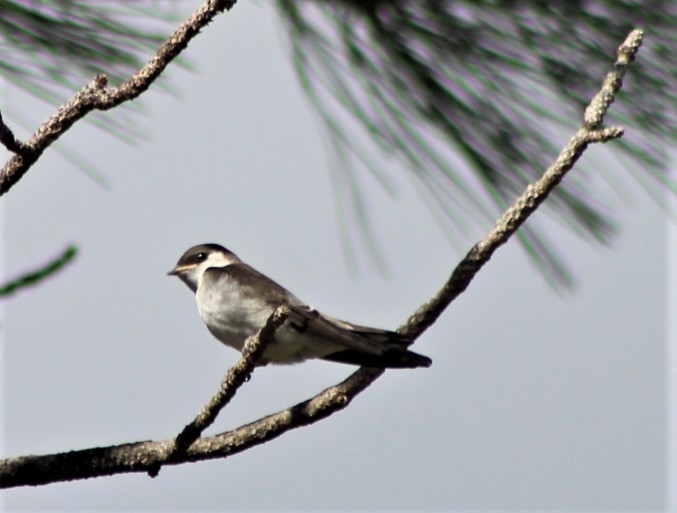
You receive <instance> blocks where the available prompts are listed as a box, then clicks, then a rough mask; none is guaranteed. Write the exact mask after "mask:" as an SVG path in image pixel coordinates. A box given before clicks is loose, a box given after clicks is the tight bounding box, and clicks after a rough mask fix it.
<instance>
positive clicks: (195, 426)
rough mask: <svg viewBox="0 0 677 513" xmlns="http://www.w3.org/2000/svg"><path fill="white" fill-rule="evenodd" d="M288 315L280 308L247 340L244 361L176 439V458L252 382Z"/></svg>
mask: <svg viewBox="0 0 677 513" xmlns="http://www.w3.org/2000/svg"><path fill="white" fill-rule="evenodd" d="M288 316H289V310H288V308H287V307H285V306H280V307H279V308H277V309H276V310H275V311H274V312H273V313H272V314H271V315H270V317H269V318H268V320H267V321H266V324H265V326H263V328H261V329H260V330H259V331H258V332H257V333H256V334H254V335H252V336H250V337H248V338H247V340H245V343H244V347H243V348H242V356H241V357H240V360H239V361H238V362H237V363H236V364H235V366H233V367H232V368H231V369H230V370H229V371H228V374H226V377H225V378H223V381H222V382H221V388H220V389H219V391H218V392H217V393H216V394H215V395H214V396H213V397H212V398H211V400H210V401H209V403H207V404H206V405H205V406H203V407H202V409H201V410H200V413H198V415H197V417H195V419H194V420H193V421H192V422H191V423H190V424H188V425H187V426H186V427H185V428H183V431H181V433H179V435H178V436H177V437H176V440H175V447H174V451H173V455H172V456H176V455H177V454H179V453H181V452H183V451H185V450H186V448H188V447H189V446H190V444H192V443H193V442H194V441H195V440H197V439H198V438H200V435H202V433H203V431H204V430H205V429H207V428H208V427H209V426H210V425H211V424H212V423H213V422H214V421H215V420H216V417H217V415H218V414H219V412H220V411H221V410H222V409H223V408H224V407H225V406H226V405H227V404H228V403H229V402H230V400H231V399H232V398H233V397H235V393H236V392H237V390H238V388H240V387H241V386H242V384H243V383H244V382H245V381H249V379H250V378H251V375H252V372H253V371H254V367H255V366H256V364H257V363H258V362H259V361H260V360H261V357H262V356H263V353H264V351H265V350H266V347H268V344H269V343H270V342H271V341H272V340H273V338H274V336H275V332H276V331H277V329H278V328H279V327H280V326H282V324H283V323H284V321H285V320H286V319H287V317H288ZM158 471H159V468H158Z"/></svg>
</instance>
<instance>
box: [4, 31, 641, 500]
mask: <svg viewBox="0 0 677 513" xmlns="http://www.w3.org/2000/svg"><path fill="white" fill-rule="evenodd" d="M642 35H643V33H642V31H641V30H635V31H633V32H632V33H631V34H630V36H629V37H628V40H627V41H626V42H625V43H624V44H623V45H622V46H621V50H620V51H619V54H620V56H619V61H622V62H626V63H627V62H631V61H632V59H633V58H634V55H635V53H636V52H637V50H638V49H639V44H640V42H641V39H642ZM623 66H624V64H622V65H621V66H619V65H618V63H617V64H616V66H615V68H616V71H617V72H621V73H622V70H623V69H624V68H623ZM607 78H608V77H607ZM620 86H621V83H620V80H608V79H607V80H605V82H604V84H603V86H602V96H600V95H597V96H596V97H595V98H596V99H595V100H593V101H592V102H591V107H589V108H588V110H592V111H594V114H591V115H587V114H586V116H587V117H586V120H587V121H586V122H585V123H584V124H583V126H582V127H581V128H580V129H579V130H578V131H577V132H576V133H575V134H574V136H573V137H572V138H571V140H570V141H569V142H568V144H567V145H566V147H565V148H564V149H563V150H562V152H561V153H560V155H559V156H558V158H557V160H556V161H555V162H554V164H553V165H552V166H550V167H549V168H548V169H547V171H546V172H545V173H544V175H543V176H542V177H541V179H540V180H538V181H537V182H536V183H534V184H531V185H529V186H528V187H527V189H526V190H525V191H524V193H523V194H522V195H521V196H520V197H519V198H518V199H517V200H516V202H515V203H514V205H513V206H512V207H510V208H509V209H508V210H507V211H506V212H505V213H504V214H503V215H502V216H501V218H500V219H499V220H498V221H497V222H496V224H495V226H494V227H493V229H492V230H491V231H490V232H489V233H488V235H487V236H486V237H485V238H484V240H482V241H480V242H478V243H477V244H475V246H474V247H473V248H472V249H471V250H470V251H469V252H468V254H467V255H466V256H465V258H464V259H463V260H462V261H461V262H460V263H459V264H458V266H457V267H456V268H455V269H454V271H453V272H452V273H451V276H450V277H449V279H448V280H447V282H446V283H445V284H444V286H443V287H442V288H441V289H440V291H439V292H438V293H437V294H436V295H435V296H434V297H433V298H432V299H430V300H429V301H427V302H426V303H425V304H423V305H422V306H421V307H420V308H419V309H418V310H417V311H416V312H415V313H414V314H413V315H412V316H411V317H409V319H408V320H407V322H406V323H405V324H404V325H402V326H401V327H400V328H399V331H400V332H401V333H404V334H407V335H411V336H413V337H418V336H420V335H421V334H422V333H423V332H424V331H425V330H426V329H427V328H428V327H429V326H431V325H432V324H433V323H434V322H435V321H436V320H437V318H438V317H439V316H440V315H441V313H442V312H443V311H444V310H445V309H446V308H447V306H448V305H449V304H450V303H451V301H453V300H454V299H455V298H456V297H458V295H460V294H461V293H462V292H463V291H464V290H465V289H466V288H467V286H468V285H469V283H470V282H471V281H472V279H473V278H474V276H475V275H476V274H477V272H478V271H479V270H480V269H481V268H482V266H483V265H484V264H485V263H486V262H488V261H489V259H490V258H491V256H492V255H493V253H494V251H496V250H497V249H498V248H499V247H500V246H501V245H502V244H504V243H505V242H506V241H507V240H508V238H509V237H510V236H511V235H513V234H514V233H515V232H516V231H517V229H518V228H519V227H520V226H521V225H522V224H523V223H524V222H525V220H526V219H527V218H528V217H529V215H531V213H533V212H534V211H535V210H536V209H537V208H538V206H539V205H540V204H541V203H543V201H545V199H546V198H547V197H548V194H550V192H551V191H552V190H553V189H554V188H555V187H556V186H557V185H558V184H559V183H560V182H561V180H562V178H563V177H564V175H565V174H566V173H567V172H568V171H569V170H570V169H571V168H572V167H573V165H574V164H575V163H576V162H577V160H578V159H579V158H580V156H581V155H582V154H583V152H584V151H585V149H586V148H587V147H588V145H589V144H591V143H596V142H605V141H609V140H613V139H617V138H619V137H621V136H622V134H623V130H622V129H621V128H617V127H612V128H606V129H598V128H597V127H598V126H599V124H600V123H601V119H602V118H603V116H604V114H605V113H606V109H607V108H608V107H609V105H610V103H611V99H613V96H614V94H615V92H616V91H617V90H618V88H620ZM604 91H606V92H604ZM610 91H611V93H609V92H610ZM602 97H603V98H605V99H603V100H598V99H597V98H602ZM595 102H597V103H595ZM593 104H596V105H598V106H597V107H595V106H593ZM586 112H587V111H586ZM598 120H599V122H598ZM593 125H594V126H593ZM383 372H384V369H375V368H361V369H359V370H358V371H357V372H355V373H353V374H352V375H351V376H349V377H348V378H347V379H346V380H345V381H343V382H342V383H340V384H338V385H335V386H333V387H330V388H327V389H326V390H324V391H323V392H321V393H319V394H318V395H316V396H315V397H313V398H311V399H309V400H307V401H304V402H302V403H299V404H297V405H295V406H292V407H291V408H288V409H286V410H282V411H280V412H277V413H275V414H273V415H269V416H267V417H264V418H262V419H259V420H257V421H255V422H252V423H251V424H247V425H244V426H241V427H239V428H237V429H235V430H233V431H229V432H226V433H222V434H220V435H216V436H213V437H206V438H199V439H197V440H196V441H195V442H193V443H192V444H191V445H190V446H189V447H187V448H186V450H185V451H184V452H178V453H177V452H176V451H175V450H174V449H175V446H176V442H175V439H170V440H165V441H161V442H138V443H133V444H125V445H120V446H113V447H103V448H96V449H86V450H82V451H72V452H68V453H61V454H53V455H47V456H22V457H18V458H10V459H6V460H4V461H0V487H2V488H7V487H12V486H24V485H38V484H46V483H51V482H56V481H67V480H73V479H82V478H89V477H96V476H103V475H112V474H117V473H123V472H151V473H153V472H154V471H157V469H158V468H159V467H160V466H162V465H168V464H169V465H176V464H180V463H183V462H187V461H199V460H206V459H214V458H224V457H227V456H230V455H232V454H235V453H238V452H241V451H244V450H246V449H248V448H250V447H253V446H256V445H259V444H262V443H264V442H267V441H269V440H272V439H274V438H276V437H278V436H280V435H282V434H283V433H285V432H287V431H289V430H292V429H296V428H299V427H301V426H305V425H308V424H312V423H314V422H317V421H318V420H321V419H323V418H325V417H327V416H329V415H331V414H332V413H334V412H336V411H339V410H341V409H343V408H345V407H346V406H347V405H348V404H350V402H351V400H352V399H353V398H354V397H355V396H357V395H358V394H359V393H360V392H362V391H363V390H365V389H366V388H367V387H368V386H369V385H371V383H373V382H374V381H375V380H376V379H377V378H378V377H379V376H381V375H382V374H383Z"/></svg>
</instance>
